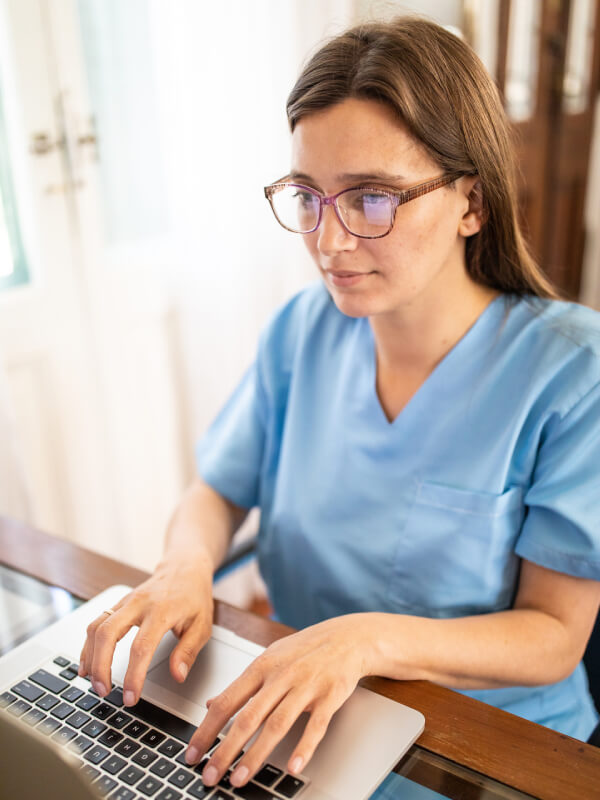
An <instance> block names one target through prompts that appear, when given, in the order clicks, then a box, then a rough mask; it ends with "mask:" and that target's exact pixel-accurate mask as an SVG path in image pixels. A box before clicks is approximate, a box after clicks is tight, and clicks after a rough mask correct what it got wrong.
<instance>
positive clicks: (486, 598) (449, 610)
mask: <svg viewBox="0 0 600 800" xmlns="http://www.w3.org/2000/svg"><path fill="white" fill-rule="evenodd" d="M523 518H524V506H523V490H522V489H521V488H520V487H514V488H511V489H508V490H507V491H505V492H504V493H503V494H500V495H495V494H489V493H487V492H473V491H467V490H464V489H455V488H453V487H449V486H443V485H441V484H436V483H430V482H423V483H420V484H419V486H418V489H417V493H416V497H415V501H414V503H413V506H412V508H411V509H410V511H409V512H408V516H407V518H406V523H405V526H404V528H403V530H402V531H401V534H400V536H399V540H398V546H397V548H396V552H395V556H394V560H393V565H392V575H391V581H390V587H389V597H390V601H391V602H392V604H393V605H394V607H395V608H396V609H397V610H398V611H401V612H404V613H412V614H418V615H422V616H430V617H455V616H464V615H466V614H476V613H483V612H487V611H493V610H497V609H500V608H507V607H509V606H510V604H511V603H512V600H513V598H514V592H515V588H516V582H517V579H518V570H519V559H518V557H517V556H516V555H515V553H514V547H515V542H516V540H517V537H518V535H519V531H520V529H521V525H522V523H523Z"/></svg>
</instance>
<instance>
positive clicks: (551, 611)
mask: <svg viewBox="0 0 600 800" xmlns="http://www.w3.org/2000/svg"><path fill="white" fill-rule="evenodd" d="M599 603H600V583H598V582H597V581H592V580H587V579H585V578H574V577H571V576H570V575H565V574H562V573H559V572H554V571H552V570H549V569H545V568H544V567H540V566H537V565H536V564H533V563H532V562H530V561H523V562H522V567H521V575H520V580H519V588H518V592H517V596H516V599H515V603H514V606H513V608H512V609H510V610H507V611H500V612H496V613H493V614H484V615H479V616H472V617H463V618H457V619H444V620H440V619H423V618H420V617H409V616H395V615H393V614H375V615H369V616H371V617H375V619H373V620H372V623H371V624H373V623H374V624H375V626H376V628H375V629H376V631H377V635H376V637H374V639H373V641H372V644H371V648H372V653H371V656H370V663H371V665H372V666H371V667H370V669H371V674H375V675H382V676H385V677H388V678H399V679H426V680H430V681H434V682H436V683H441V684H443V685H445V686H450V687H453V688H460V689H493V688H498V687H502V686H511V685H513V686H515V685H519V686H539V685H543V684H548V683H555V682H557V681H560V680H562V679H563V678H566V677H567V676H568V675H570V674H571V672H572V671H573V670H574V669H575V667H576V666H577V664H578V663H579V662H580V661H581V658H582V656H583V653H584V651H585V647H586V644H587V641H588V639H589V636H590V633H591V631H592V628H593V625H594V621H595V619H596V615H597V613H598V605H599ZM399 642H403V643H404V642H409V643H410V645H409V647H405V646H402V647H400V646H398V643H399Z"/></svg>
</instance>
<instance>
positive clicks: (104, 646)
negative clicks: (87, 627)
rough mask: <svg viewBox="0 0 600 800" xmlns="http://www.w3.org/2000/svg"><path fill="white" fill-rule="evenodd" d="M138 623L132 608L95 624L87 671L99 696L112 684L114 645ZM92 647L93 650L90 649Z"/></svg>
mask: <svg viewBox="0 0 600 800" xmlns="http://www.w3.org/2000/svg"><path fill="white" fill-rule="evenodd" d="M137 624H138V614H137V613H136V612H135V610H134V609H132V608H127V609H121V610H119V611H115V613H114V614H111V615H110V616H109V617H106V616H105V617H104V620H103V621H100V623H99V624H98V625H97V626H96V628H95V631H94V635H93V638H91V639H90V643H89V648H90V651H91V652H90V653H89V657H88V661H89V662H90V666H89V668H88V672H89V674H90V677H91V679H92V686H93V687H94V689H95V690H96V692H97V693H98V694H99V695H100V697H104V696H105V695H106V694H108V692H110V688H111V686H112V679H111V664H112V660H113V656H114V654H115V647H116V645H117V642H118V641H120V640H121V639H122V638H123V637H124V636H125V634H126V633H127V632H128V631H129V630H130V628H131V627H132V626H133V625H137ZM92 647H93V650H92Z"/></svg>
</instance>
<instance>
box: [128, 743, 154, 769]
mask: <svg viewBox="0 0 600 800" xmlns="http://www.w3.org/2000/svg"><path fill="white" fill-rule="evenodd" d="M157 758H158V754H157V753H155V752H153V751H152V750H148V748H147V747H144V748H143V749H142V750H140V752H139V753H136V754H135V755H134V757H133V758H132V759H131V760H132V761H133V762H134V764H139V765H140V767H149V766H150V764H152V762H153V761H156V759H157Z"/></svg>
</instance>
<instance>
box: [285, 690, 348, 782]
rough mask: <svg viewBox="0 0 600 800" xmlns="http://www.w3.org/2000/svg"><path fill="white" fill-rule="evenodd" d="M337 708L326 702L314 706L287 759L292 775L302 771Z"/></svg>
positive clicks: (335, 705)
mask: <svg viewBox="0 0 600 800" xmlns="http://www.w3.org/2000/svg"><path fill="white" fill-rule="evenodd" d="M338 708H339V706H338V705H337V704H333V703H327V702H323V703H319V704H318V705H317V706H315V708H314V709H313V711H312V713H311V715H310V717H309V720H308V722H307V723H306V728H305V729H304V733H303V734H302V736H301V737H300V740H299V742H298V744H297V745H296V747H295V748H294V752H293V753H292V755H291V756H290V758H289V760H288V770H289V771H290V772H291V773H292V774H293V775H297V774H298V773H300V772H302V770H303V769H304V768H305V767H306V765H307V764H308V762H309V761H310V759H311V758H312V757H313V755H314V752H315V750H316V749H317V746H318V744H319V742H320V741H321V739H322V738H323V737H324V736H325V734H326V732H327V728H328V727H329V723H330V722H331V718H332V717H333V715H334V714H335V712H336V711H337V710H338Z"/></svg>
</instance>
